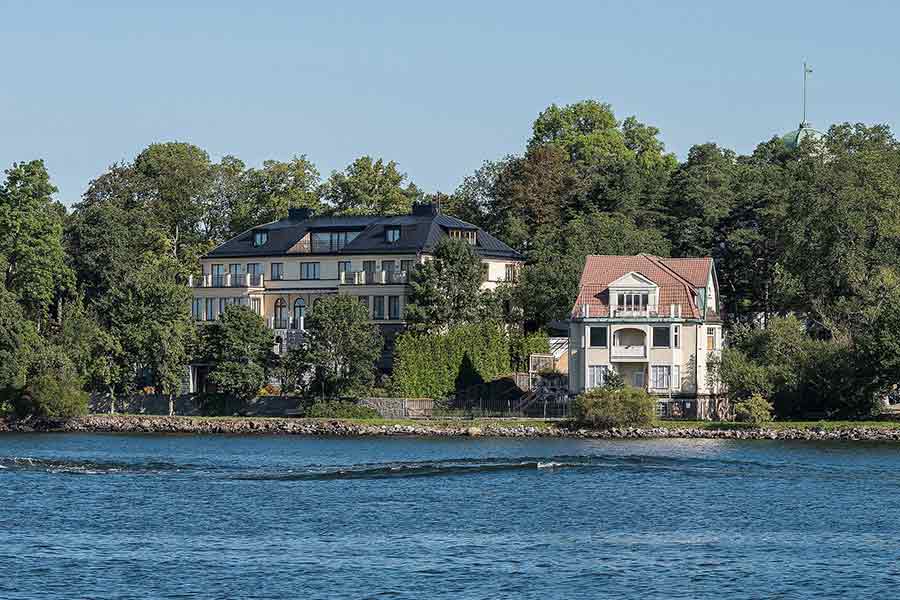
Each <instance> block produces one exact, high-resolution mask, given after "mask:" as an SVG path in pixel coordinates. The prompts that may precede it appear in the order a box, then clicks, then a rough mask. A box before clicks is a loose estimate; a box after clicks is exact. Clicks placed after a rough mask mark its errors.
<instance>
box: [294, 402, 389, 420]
mask: <svg viewBox="0 0 900 600" xmlns="http://www.w3.org/2000/svg"><path fill="white" fill-rule="evenodd" d="M306 416H307V417H309V418H312V419H377V418H378V417H379V414H378V411H376V410H375V409H374V408H371V407H369V406H362V405H359V404H356V403H355V402H346V401H340V400H331V401H325V402H316V403H315V404H313V405H312V406H310V407H309V409H308V410H307V411H306Z"/></svg>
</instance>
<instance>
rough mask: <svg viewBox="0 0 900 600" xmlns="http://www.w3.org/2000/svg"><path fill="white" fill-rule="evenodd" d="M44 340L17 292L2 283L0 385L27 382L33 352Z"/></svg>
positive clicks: (0, 386) (0, 299)
mask: <svg viewBox="0 0 900 600" xmlns="http://www.w3.org/2000/svg"><path fill="white" fill-rule="evenodd" d="M0 262H2V261H0ZM40 341H41V340H40V337H39V336H38V332H37V329H36V328H35V326H34V324H33V323H32V322H31V321H29V320H28V319H27V318H25V315H24V314H23V312H22V308H21V307H20V306H19V304H18V303H17V302H16V299H15V296H13V295H12V294H11V293H10V292H7V291H6V290H5V289H3V287H2V286H0V388H5V387H18V386H22V385H24V384H25V381H26V379H27V374H28V368H29V366H30V365H31V364H32V354H33V352H34V350H35V349H36V347H37V346H38V345H39V344H40Z"/></svg>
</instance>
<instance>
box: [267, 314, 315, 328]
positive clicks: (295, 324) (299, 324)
mask: <svg viewBox="0 0 900 600" xmlns="http://www.w3.org/2000/svg"><path fill="white" fill-rule="evenodd" d="M305 321H306V318H305V317H301V318H299V319H276V318H275V317H269V318H268V319H267V323H268V325H269V329H290V330H293V331H305V330H306V323H305Z"/></svg>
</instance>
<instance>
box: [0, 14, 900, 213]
mask: <svg viewBox="0 0 900 600" xmlns="http://www.w3.org/2000/svg"><path fill="white" fill-rule="evenodd" d="M898 21H900V3H891V2H883V3H877V2H854V3H846V2H826V1H821V0H820V1H817V2H785V1H784V0H782V1H780V2H762V1H755V2H739V3H738V2H721V1H718V2H700V1H694V2H690V3H687V2H681V3H675V2H653V1H648V0H644V1H642V2H640V3H628V2H609V3H606V2H600V1H593V2H574V1H573V2H534V3H531V2H525V1H519V2H500V1H497V2H491V1H486V0H480V1H477V2H469V1H465V0H456V1H454V2H428V1H421V0H420V1H418V2H389V1H382V2H371V1H369V2H339V1H337V0H333V1H330V2H299V1H296V2H278V1H274V0H272V1H268V2H263V1H250V0H244V1H241V2H230V1H226V0H217V1H215V2H212V1H210V2H200V1H195V2H187V1H183V2H166V1H161V0H155V1H154V2H141V3H138V2H113V1H110V2H97V1H89V0H84V1H77V2H76V1H72V2H64V1H61V0H60V1H51V0H44V1H41V2H33V1H8V0H0V65H2V68H0V168H3V169H5V168H8V167H9V166H10V165H11V164H12V163H13V162H20V161H27V160H32V159H35V158H41V159H43V160H44V161H45V163H46V165H47V168H48V170H49V172H50V175H51V178H52V180H53V181H54V183H55V184H56V186H57V187H58V188H59V193H58V194H57V199H59V200H60V201H62V202H63V203H65V204H67V205H71V204H72V203H74V202H77V201H78V200H79V199H80V197H81V194H82V193H83V192H84V190H85V188H86V187H87V185H88V183H89V182H90V181H91V179H93V178H94V177H97V176H98V175H100V174H101V173H102V172H103V171H105V170H106V169H107V168H108V167H109V166H110V165H111V164H113V163H115V162H121V161H130V160H132V159H133V158H134V157H135V155H136V154H137V153H138V152H140V151H141V149H143V148H144V147H146V146H147V145H149V144H151V143H154V142H165V141H185V142H190V143H193V144H196V145H198V146H200V147H201V148H203V149H205V150H206V151H207V152H208V153H209V154H210V157H211V158H212V159H213V160H214V161H218V160H219V159H221V158H222V157H223V156H225V155H228V154H231V155H234V156H237V157H239V158H241V159H242V160H244V161H245V162H246V163H247V164H248V165H249V166H259V165H261V164H262V161H264V160H267V159H276V160H288V159H290V158H291V157H293V156H295V155H298V156H299V155H304V154H305V155H307V157H308V158H309V159H310V160H312V161H313V162H314V163H315V164H316V165H317V167H318V169H319V171H320V172H321V173H322V174H323V176H327V175H328V174H330V173H331V172H332V171H333V170H340V169H343V168H344V167H346V165H348V164H349V163H350V162H352V161H353V160H354V159H355V158H357V157H359V156H362V155H366V154H368V155H371V156H375V157H383V158H385V159H389V160H395V161H397V163H398V164H399V166H400V169H401V171H403V172H405V173H407V174H408V175H409V177H410V179H411V180H412V181H414V182H415V183H416V185H418V186H419V187H420V188H421V189H423V190H424V191H427V192H433V191H443V192H452V191H453V190H454V189H455V188H456V186H457V185H458V184H459V183H460V182H461V181H462V179H463V178H464V177H465V176H466V175H468V174H470V173H472V172H473V171H474V170H475V169H477V168H478V167H479V166H480V165H481V164H482V163H483V162H484V161H485V160H493V159H498V158H501V157H503V156H505V155H507V154H515V153H521V152H522V150H523V148H524V145H525V142H526V141H527V139H528V137H529V135H530V132H531V124H532V122H533V121H534V119H535V117H536V116H537V115H538V114H539V113H540V112H541V111H542V110H543V109H544V108H546V107H547V106H549V105H550V104H552V103H557V104H568V103H573V102H577V101H579V100H583V99H587V98H594V99H598V100H601V101H603V102H608V103H610V104H611V105H612V106H613V108H614V110H615V112H616V116H617V117H618V118H620V119H624V118H625V117H628V116H630V115H635V116H637V118H638V119H639V120H641V121H642V122H645V123H649V124H651V125H654V126H656V127H658V128H659V129H660V131H661V134H660V137H661V139H662V140H663V141H664V143H665V144H666V148H667V149H668V150H670V151H673V152H675V153H676V154H677V155H678V157H679V158H682V159H683V158H685V157H686V155H687V152H688V150H689V149H690V147H691V146H692V145H694V144H699V143H704V142H708V141H714V142H716V143H718V144H719V145H722V146H725V147H728V148H732V149H734V150H736V151H737V152H741V153H746V152H750V151H752V149H753V148H754V146H755V145H756V144H757V143H759V142H761V141H763V140H766V139H769V138H770V137H772V136H773V135H775V134H782V133H785V132H787V131H789V130H791V129H793V128H796V126H797V124H798V123H799V121H800V119H801V92H802V87H801V86H802V62H803V61H804V60H808V61H809V62H810V64H811V65H812V68H813V74H812V75H811V76H810V80H809V110H808V120H809V121H810V122H812V124H813V125H814V126H815V127H816V128H819V129H827V127H828V126H829V125H831V124H833V123H837V122H844V121H850V122H864V123H868V124H872V123H887V124H888V125H890V126H891V127H892V128H893V129H894V130H895V131H896V130H897V129H898V127H900V115H898V110H900V109H898V107H900V78H898V77H896V70H897V66H898V65H900V39H898V37H897V35H896V29H895V27H896V23H897V22H898Z"/></svg>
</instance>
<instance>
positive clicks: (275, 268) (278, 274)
mask: <svg viewBox="0 0 900 600" xmlns="http://www.w3.org/2000/svg"><path fill="white" fill-rule="evenodd" d="M272 279H273V280H274V281H278V280H279V279H284V263H272Z"/></svg>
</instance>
